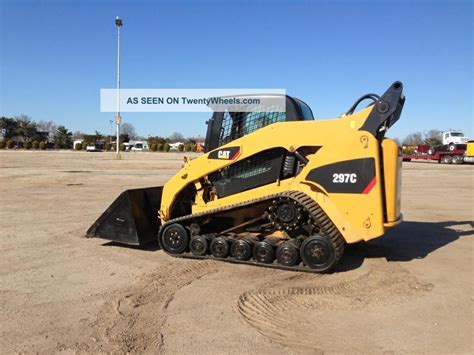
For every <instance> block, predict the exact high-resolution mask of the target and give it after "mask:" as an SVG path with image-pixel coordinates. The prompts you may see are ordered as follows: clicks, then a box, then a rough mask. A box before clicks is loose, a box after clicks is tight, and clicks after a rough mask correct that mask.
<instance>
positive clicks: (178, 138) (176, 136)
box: [169, 132, 184, 143]
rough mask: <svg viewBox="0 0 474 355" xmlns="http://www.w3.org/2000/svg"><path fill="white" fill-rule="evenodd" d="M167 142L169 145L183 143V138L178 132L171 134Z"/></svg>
mask: <svg viewBox="0 0 474 355" xmlns="http://www.w3.org/2000/svg"><path fill="white" fill-rule="evenodd" d="M169 140H170V142H171V143H177V142H182V141H184V136H183V135H182V134H181V133H179V132H174V133H173V134H171V136H169Z"/></svg>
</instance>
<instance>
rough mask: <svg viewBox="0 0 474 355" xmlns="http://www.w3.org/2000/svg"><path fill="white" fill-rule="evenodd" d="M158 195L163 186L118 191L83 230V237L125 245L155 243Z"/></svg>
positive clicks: (159, 197) (159, 196)
mask: <svg viewBox="0 0 474 355" xmlns="http://www.w3.org/2000/svg"><path fill="white" fill-rule="evenodd" d="M162 193H163V186H157V187H147V188H141V189H132V190H126V191H124V192H122V193H121V194H120V195H119V197H117V198H116V199H115V201H114V202H113V203H112V204H111V205H110V206H109V208H107V209H106V210H105V212H104V213H102V215H101V216H100V217H99V218H98V219H97V221H95V222H94V224H92V226H91V227H90V228H89V229H88V230H87V232H86V234H87V236H89V237H98V238H103V239H107V240H111V241H114V242H118V243H123V244H129V245H145V244H147V243H149V242H151V241H156V240H157V239H158V230H159V228H160V225H161V222H160V220H159V218H158V211H159V209H160V205H161V196H162Z"/></svg>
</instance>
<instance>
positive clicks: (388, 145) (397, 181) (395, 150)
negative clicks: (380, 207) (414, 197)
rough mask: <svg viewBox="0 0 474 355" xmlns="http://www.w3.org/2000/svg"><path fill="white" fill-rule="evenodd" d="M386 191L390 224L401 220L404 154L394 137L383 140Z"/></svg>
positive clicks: (386, 217)
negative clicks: (401, 152) (402, 154)
mask: <svg viewBox="0 0 474 355" xmlns="http://www.w3.org/2000/svg"><path fill="white" fill-rule="evenodd" d="M382 152H383V174H384V192H385V211H386V216H385V222H386V223H387V224H388V225H391V224H394V223H397V222H398V221H400V220H401V215H400V206H401V184H402V176H401V172H402V156H401V154H400V150H399V147H398V144H397V143H396V142H395V141H394V140H392V139H384V140H383V141H382Z"/></svg>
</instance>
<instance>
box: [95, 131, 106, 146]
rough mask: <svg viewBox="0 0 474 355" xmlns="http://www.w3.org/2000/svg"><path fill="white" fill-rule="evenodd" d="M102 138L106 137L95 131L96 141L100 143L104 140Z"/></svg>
mask: <svg viewBox="0 0 474 355" xmlns="http://www.w3.org/2000/svg"><path fill="white" fill-rule="evenodd" d="M102 138H104V135H103V134H102V133H100V132H99V131H95V142H96V143H99V142H100V141H101V140H102Z"/></svg>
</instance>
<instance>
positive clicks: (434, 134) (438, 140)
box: [425, 129, 443, 147]
mask: <svg viewBox="0 0 474 355" xmlns="http://www.w3.org/2000/svg"><path fill="white" fill-rule="evenodd" d="M425 144H428V145H429V146H431V147H439V146H440V145H443V132H441V131H440V130H438V129H430V130H429V131H428V132H427V133H426V134H425Z"/></svg>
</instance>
